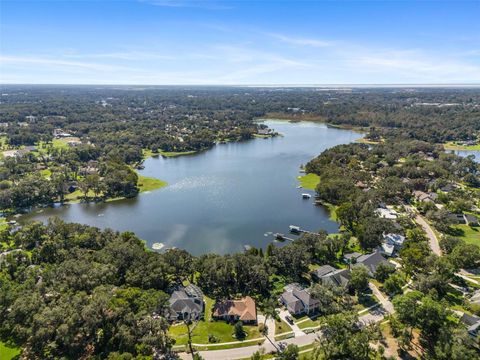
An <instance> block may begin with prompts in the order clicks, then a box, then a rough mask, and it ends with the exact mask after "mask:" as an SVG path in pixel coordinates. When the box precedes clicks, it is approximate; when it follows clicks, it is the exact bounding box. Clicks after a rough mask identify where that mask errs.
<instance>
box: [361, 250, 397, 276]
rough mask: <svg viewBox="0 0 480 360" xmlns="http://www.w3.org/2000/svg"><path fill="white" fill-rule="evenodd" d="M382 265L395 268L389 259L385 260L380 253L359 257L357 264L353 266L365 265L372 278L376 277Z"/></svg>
mask: <svg viewBox="0 0 480 360" xmlns="http://www.w3.org/2000/svg"><path fill="white" fill-rule="evenodd" d="M380 264H387V265H391V266H394V265H393V264H390V263H389V262H388V261H387V259H385V258H384V257H383V255H382V254H381V253H380V252H378V251H375V252H372V253H370V254H365V255H361V256H359V257H358V258H357V262H356V264H354V265H353V266H360V265H363V266H365V267H366V268H367V270H368V274H369V275H370V276H374V275H375V272H376V271H377V267H378V266H379V265H380Z"/></svg>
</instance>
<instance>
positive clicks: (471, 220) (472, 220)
mask: <svg viewBox="0 0 480 360" xmlns="http://www.w3.org/2000/svg"><path fill="white" fill-rule="evenodd" d="M463 217H464V218H465V222H466V223H467V225H468V226H479V221H478V218H477V217H476V216H475V215H470V214H463Z"/></svg>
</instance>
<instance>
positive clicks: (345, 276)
mask: <svg viewBox="0 0 480 360" xmlns="http://www.w3.org/2000/svg"><path fill="white" fill-rule="evenodd" d="M312 275H313V276H315V277H317V278H318V279H319V280H321V281H322V283H323V284H324V285H334V286H339V285H346V284H347V283H348V280H350V270H349V269H335V268H334V267H333V266H330V265H324V266H321V267H319V268H318V269H316V270H314V271H313V272H312Z"/></svg>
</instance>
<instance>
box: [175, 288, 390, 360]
mask: <svg viewBox="0 0 480 360" xmlns="http://www.w3.org/2000/svg"><path fill="white" fill-rule="evenodd" d="M370 285H371V287H370V288H371V289H372V291H373V293H374V294H375V296H376V297H377V298H378V299H379V301H380V303H381V304H382V306H379V307H377V308H375V309H372V310H370V311H369V312H368V313H367V314H365V315H362V316H360V317H359V320H360V322H362V323H364V324H369V323H372V322H375V323H378V322H381V321H382V320H383V319H384V317H385V316H386V315H388V313H392V312H393V305H392V303H391V302H390V301H389V300H388V299H386V298H385V297H384V296H383V295H382V294H381V292H380V290H378V288H377V287H376V286H375V285H374V284H370ZM279 314H280V317H281V318H282V319H283V317H284V316H286V315H287V314H288V313H287V312H286V311H279ZM259 321H260V318H259ZM268 326H271V324H269V325H268ZM273 326H275V325H273ZM291 327H292V330H293V331H294V332H295V337H294V338H290V339H285V340H280V341H274V344H275V346H277V347H278V346H279V344H280V343H284V344H295V345H297V346H304V345H309V344H312V343H313V342H315V340H316V339H317V337H318V336H320V332H315V333H311V334H305V333H304V332H303V331H302V330H300V329H299V328H298V326H296V325H293V326H291ZM295 328H296V329H295ZM269 329H270V327H269ZM269 333H271V332H269ZM273 333H274V332H273ZM273 333H271V334H273ZM271 339H272V340H273V337H271ZM275 346H274V345H272V343H271V342H270V341H268V340H265V342H264V343H263V345H261V346H258V345H253V346H247V347H241V348H234V349H224V350H209V351H200V355H201V356H202V357H203V358H204V359H205V360H235V359H245V358H249V357H250V356H252V354H253V353H255V352H256V351H258V350H260V348H263V349H265V352H266V353H269V352H271V351H274V350H276V348H275ZM180 358H182V359H185V360H188V359H191V358H192V355H191V354H187V353H180Z"/></svg>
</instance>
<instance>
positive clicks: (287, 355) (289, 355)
mask: <svg viewBox="0 0 480 360" xmlns="http://www.w3.org/2000/svg"><path fill="white" fill-rule="evenodd" d="M298 354H299V349H298V346H297V345H295V344H289V345H288V346H286V347H285V348H282V349H280V351H279V352H278V353H277V355H276V356H275V359H277V360H297V359H298Z"/></svg>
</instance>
